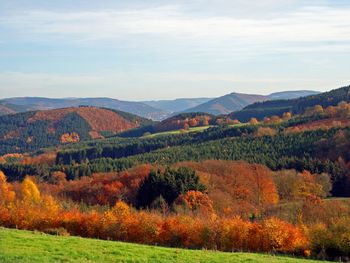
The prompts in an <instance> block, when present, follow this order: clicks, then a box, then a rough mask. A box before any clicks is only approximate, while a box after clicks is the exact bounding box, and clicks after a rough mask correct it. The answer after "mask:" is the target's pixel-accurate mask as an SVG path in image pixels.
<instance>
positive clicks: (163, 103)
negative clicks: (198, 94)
mask: <svg viewBox="0 0 350 263" xmlns="http://www.w3.org/2000/svg"><path fill="white" fill-rule="evenodd" d="M209 100H212V98H183V99H175V100H152V101H143V103H145V104H147V105H149V106H151V107H154V108H158V109H162V110H166V111H170V112H180V111H184V110H187V109H189V108H193V107H196V106H198V105H200V104H203V103H206V102H208V101H209Z"/></svg>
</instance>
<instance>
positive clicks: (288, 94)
mask: <svg viewBox="0 0 350 263" xmlns="http://www.w3.org/2000/svg"><path fill="white" fill-rule="evenodd" d="M317 94H320V92H319V91H313V90H295V91H282V92H275V93H271V94H270V95H268V98H269V100H290V99H296V98H300V97H306V96H310V95H317Z"/></svg>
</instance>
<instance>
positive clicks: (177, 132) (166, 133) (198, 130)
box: [144, 123, 248, 138]
mask: <svg viewBox="0 0 350 263" xmlns="http://www.w3.org/2000/svg"><path fill="white" fill-rule="evenodd" d="M247 124H248V123H240V124H233V125H229V126H230V127H240V126H244V125H247ZM211 127H215V126H214V125H209V126H200V127H191V128H189V130H188V131H183V130H173V131H166V132H158V133H153V134H150V135H146V136H144V137H146V138H152V137H156V136H159V135H169V134H181V133H192V132H203V131H205V130H207V129H208V128H211Z"/></svg>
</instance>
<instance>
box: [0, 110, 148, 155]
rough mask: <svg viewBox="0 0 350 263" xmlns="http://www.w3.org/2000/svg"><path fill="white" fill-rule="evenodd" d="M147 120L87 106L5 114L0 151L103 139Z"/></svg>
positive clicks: (0, 126)
mask: <svg viewBox="0 0 350 263" xmlns="http://www.w3.org/2000/svg"><path fill="white" fill-rule="evenodd" d="M149 123H152V121H150V120H147V119H144V118H142V117H138V116H136V115H132V114H130V113H125V112H119V111H115V110H110V109H106V108H96V107H87V106H81V107H70V108H63V109H55V110H43V111H31V112H24V113H17V114H11V115H5V116H0V146H1V151H0V152H1V153H2V154H3V153H9V152H23V151H33V150H37V149H39V148H41V147H48V146H55V145H59V144H65V143H70V142H78V141H81V140H88V139H97V138H103V137H104V136H107V135H111V134H115V133H119V132H122V131H126V130H129V129H133V128H136V127H139V126H142V125H145V124H149Z"/></svg>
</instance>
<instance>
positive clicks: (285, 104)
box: [229, 86, 350, 122]
mask: <svg viewBox="0 0 350 263" xmlns="http://www.w3.org/2000/svg"><path fill="white" fill-rule="evenodd" d="M341 101H347V102H349V101H350V86H347V87H342V88H339V89H334V90H331V91H329V92H324V93H320V94H316V95H310V96H306V97H301V98H295V99H289V100H271V101H264V102H256V103H254V104H251V105H248V106H246V107H245V108H243V109H242V110H239V111H236V112H233V113H231V114H230V115H229V116H230V118H233V119H238V120H240V121H242V122H246V121H249V119H250V118H253V117H255V118H258V119H260V120H262V119H263V118H264V117H270V116H272V115H278V116H281V115H282V114H283V113H284V112H288V111H290V112H292V113H293V114H299V113H303V112H304V111H305V110H306V109H307V108H308V107H312V106H315V105H321V106H322V107H328V106H336V105H337V104H338V103H339V102H341Z"/></svg>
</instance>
